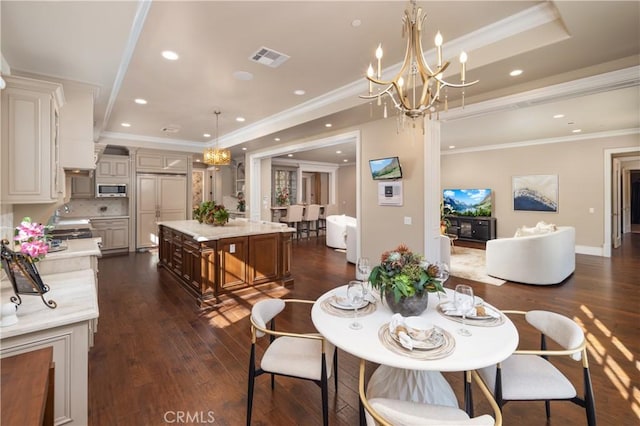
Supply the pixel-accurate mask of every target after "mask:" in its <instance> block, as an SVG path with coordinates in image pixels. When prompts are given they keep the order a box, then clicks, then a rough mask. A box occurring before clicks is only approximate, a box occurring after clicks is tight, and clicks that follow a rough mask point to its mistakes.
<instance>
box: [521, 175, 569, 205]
mask: <svg viewBox="0 0 640 426" xmlns="http://www.w3.org/2000/svg"><path fill="white" fill-rule="evenodd" d="M513 210H516V211H533V212H557V211H558V175H529V176H514V177H513Z"/></svg>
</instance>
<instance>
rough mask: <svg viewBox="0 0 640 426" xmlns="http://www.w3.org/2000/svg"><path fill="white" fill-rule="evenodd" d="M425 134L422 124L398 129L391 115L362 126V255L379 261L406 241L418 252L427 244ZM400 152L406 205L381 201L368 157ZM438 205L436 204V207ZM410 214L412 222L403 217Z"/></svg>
mask: <svg viewBox="0 0 640 426" xmlns="http://www.w3.org/2000/svg"><path fill="white" fill-rule="evenodd" d="M423 139H424V137H423V135H422V128H421V127H420V125H419V124H418V125H417V127H416V128H415V129H414V128H411V127H409V128H407V129H405V130H404V131H402V132H401V133H399V134H398V133H397V131H396V120H395V119H394V118H389V119H386V120H379V121H375V122H372V123H369V124H367V125H365V126H363V127H362V128H361V146H360V153H361V156H360V182H361V197H362V199H361V208H360V212H361V215H360V216H361V217H360V225H361V236H362V237H361V238H362V240H361V242H362V244H361V255H362V256H366V257H369V258H370V259H372V261H374V262H377V261H378V259H379V258H380V254H381V253H382V252H384V251H387V250H391V249H393V248H395V247H396V246H397V245H398V244H400V243H404V244H406V245H408V246H409V247H410V248H411V249H412V250H414V251H416V252H422V251H423V247H424V197H423V193H424V177H423V174H424V167H423V153H424V140H423ZM389 156H398V157H399V158H400V164H401V166H402V172H403V178H402V185H403V205H402V206H401V207H395V206H380V205H378V181H374V180H373V179H372V178H371V171H370V169H369V160H371V159H375V158H382V157H389ZM436 208H437V207H436ZM405 217H408V218H411V222H412V224H411V225H405V224H404V218H405Z"/></svg>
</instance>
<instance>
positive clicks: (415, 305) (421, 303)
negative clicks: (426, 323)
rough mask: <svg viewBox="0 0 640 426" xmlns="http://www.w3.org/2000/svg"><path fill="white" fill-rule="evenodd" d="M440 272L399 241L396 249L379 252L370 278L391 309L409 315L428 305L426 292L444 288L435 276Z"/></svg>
mask: <svg viewBox="0 0 640 426" xmlns="http://www.w3.org/2000/svg"><path fill="white" fill-rule="evenodd" d="M439 273H440V270H439V267H438V265H436V264H431V263H429V262H428V261H427V260H425V258H424V256H422V255H420V254H415V253H413V252H411V250H410V249H409V247H407V246H406V245H404V244H400V245H399V246H398V247H397V248H396V249H395V250H392V251H386V252H384V253H382V256H381V259H380V264H379V265H377V266H375V267H374V268H373V269H372V271H371V275H370V276H369V281H370V282H371V286H372V287H373V288H375V289H376V290H378V291H380V297H381V298H382V297H384V299H385V300H386V302H387V305H388V306H389V308H390V309H391V310H392V311H393V312H395V313H400V314H402V315H403V316H412V315H420V314H421V313H422V312H424V311H425V309H427V303H428V300H429V293H434V292H438V291H439V292H444V289H443V287H442V283H441V282H440V281H439V280H438V279H437V277H438V275H439Z"/></svg>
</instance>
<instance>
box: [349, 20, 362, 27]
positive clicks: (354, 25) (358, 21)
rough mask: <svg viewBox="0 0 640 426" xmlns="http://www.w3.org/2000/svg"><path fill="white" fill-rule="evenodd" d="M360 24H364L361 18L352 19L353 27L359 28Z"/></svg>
mask: <svg viewBox="0 0 640 426" xmlns="http://www.w3.org/2000/svg"><path fill="white" fill-rule="evenodd" d="M360 25H362V21H361V20H359V19H354V20H353V21H351V26H352V27H353V28H358V27H359V26H360Z"/></svg>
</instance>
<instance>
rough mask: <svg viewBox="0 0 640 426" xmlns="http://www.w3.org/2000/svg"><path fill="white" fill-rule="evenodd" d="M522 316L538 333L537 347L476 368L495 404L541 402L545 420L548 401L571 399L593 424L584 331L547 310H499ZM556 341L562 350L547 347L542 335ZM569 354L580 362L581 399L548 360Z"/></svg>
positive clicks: (548, 406) (593, 405) (592, 400)
mask: <svg viewBox="0 0 640 426" xmlns="http://www.w3.org/2000/svg"><path fill="white" fill-rule="evenodd" d="M502 312H504V313H507V314H514V315H524V316H525V319H526V321H527V323H529V324H530V325H532V326H533V327H534V328H535V329H536V330H537V331H539V332H540V333H541V337H540V349H539V350H520V349H519V350H516V351H515V352H514V354H513V355H511V356H510V357H509V358H507V359H506V360H505V361H503V362H501V363H500V364H498V365H496V366H491V367H487V368H483V369H480V370H478V373H479V374H480V376H481V377H482V378H483V380H484V381H485V382H486V383H487V385H488V386H489V388H491V389H493V394H494V396H495V398H496V401H497V403H498V406H499V407H500V408H501V409H502V406H503V405H504V404H505V403H506V402H507V401H545V408H546V414H547V419H548V418H549V417H551V408H550V401H554V400H565V401H571V402H573V403H575V404H577V405H579V406H581V407H583V408H585V410H586V415H587V424H588V425H589V426H594V425H595V424H596V411H595V402H594V396H593V389H592V385H591V374H590V373H589V362H588V360H587V350H586V340H585V337H584V332H583V331H582V329H581V328H580V326H579V325H578V324H576V322H575V321H573V320H572V319H570V318H567V317H565V316H564V315H560V314H558V313H555V312H549V311H528V312H523V311H502ZM547 337H549V338H550V339H551V340H553V341H554V342H556V343H557V344H558V345H560V347H562V348H563V349H562V350H550V349H548V347H547V340H546V338H547ZM567 356H569V357H570V358H571V359H573V360H574V361H582V370H583V371H582V377H583V391H584V396H583V397H582V398H580V397H578V396H577V391H576V388H575V387H574V385H573V384H572V383H571V381H570V380H569V379H568V378H567V377H566V376H565V375H564V374H563V373H562V372H561V371H560V370H559V369H558V368H556V366H554V365H553V364H552V363H551V361H550V360H551V359H552V358H556V359H557V358H558V357H567Z"/></svg>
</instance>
